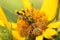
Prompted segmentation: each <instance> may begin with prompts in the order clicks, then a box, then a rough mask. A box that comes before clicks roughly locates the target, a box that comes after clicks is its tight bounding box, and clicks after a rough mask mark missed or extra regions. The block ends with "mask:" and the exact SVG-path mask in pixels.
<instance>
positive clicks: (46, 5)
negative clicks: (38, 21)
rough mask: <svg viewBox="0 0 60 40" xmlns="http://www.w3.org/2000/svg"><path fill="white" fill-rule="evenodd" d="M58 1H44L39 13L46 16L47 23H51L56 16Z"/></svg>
mask: <svg viewBox="0 0 60 40" xmlns="http://www.w3.org/2000/svg"><path fill="white" fill-rule="evenodd" d="M57 6H58V0H44V2H43V5H42V8H41V10H40V11H42V12H44V13H45V14H46V17H47V18H48V21H51V20H52V19H53V18H54V17H55V16H56V10H57Z"/></svg>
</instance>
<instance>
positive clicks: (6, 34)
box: [0, 26, 11, 40]
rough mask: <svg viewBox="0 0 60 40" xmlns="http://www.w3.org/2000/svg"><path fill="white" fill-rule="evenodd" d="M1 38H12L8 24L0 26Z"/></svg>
mask: <svg viewBox="0 0 60 40" xmlns="http://www.w3.org/2000/svg"><path fill="white" fill-rule="evenodd" d="M0 38H1V39H2V40H10V39H11V37H10V35H9V30H8V28H7V27H6V26H0Z"/></svg>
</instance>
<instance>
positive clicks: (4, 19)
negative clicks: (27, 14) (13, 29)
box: [0, 6, 10, 29]
mask: <svg viewBox="0 0 60 40" xmlns="http://www.w3.org/2000/svg"><path fill="white" fill-rule="evenodd" d="M0 19H1V20H2V21H3V23H4V24H5V25H6V26H7V27H8V29H10V23H9V22H8V20H7V18H6V16H5V14H4V12H3V10H2V7H1V6H0Z"/></svg>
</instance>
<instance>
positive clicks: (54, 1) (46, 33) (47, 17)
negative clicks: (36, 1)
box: [17, 0, 60, 40]
mask: <svg viewBox="0 0 60 40" xmlns="http://www.w3.org/2000/svg"><path fill="white" fill-rule="evenodd" d="M23 3H24V6H25V9H27V10H28V11H27V10H25V12H24V13H25V14H26V16H27V15H28V16H30V12H31V11H33V12H31V15H33V17H32V18H33V19H35V20H37V22H38V21H39V20H43V21H45V22H46V21H47V22H49V21H51V20H53V19H54V17H55V16H56V10H57V6H58V0H44V2H43V5H42V8H41V9H40V10H37V9H35V8H33V7H32V5H31V3H30V2H29V0H23ZM42 12H43V13H42ZM19 13H22V14H23V15H24V13H23V12H21V11H20V12H19ZM40 16H42V17H40ZM36 17H38V19H37V18H36ZM35 20H34V21H35ZM47 22H46V23H47ZM59 24H60V21H58V22H54V23H50V24H48V25H47V28H46V29H45V28H44V27H45V26H44V27H43V28H44V29H45V30H44V29H43V31H42V34H41V35H40V36H37V37H36V40H43V37H45V38H47V39H50V38H52V36H54V35H57V32H56V31H55V30H53V28H58V27H59V26H60V25H59ZM22 25H24V26H25V25H28V24H26V23H25V22H24V20H22V19H21V18H20V17H19V18H18V28H17V30H18V33H19V34H20V36H21V35H27V34H28V33H25V32H26V31H25V32H24V31H23V32H22V33H20V32H21V30H24V28H23V29H21V27H23V26H22ZM39 26H40V25H39ZM25 27H27V26H25ZM28 27H30V25H28ZM40 29H41V28H40ZM33 30H34V29H33ZM35 32H37V31H35ZM23 33H25V34H23Z"/></svg>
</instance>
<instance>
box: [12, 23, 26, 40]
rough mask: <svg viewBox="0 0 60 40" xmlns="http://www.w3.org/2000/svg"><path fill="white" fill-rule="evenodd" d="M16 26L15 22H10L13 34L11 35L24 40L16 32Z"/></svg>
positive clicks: (23, 39) (18, 39)
mask: <svg viewBox="0 0 60 40" xmlns="http://www.w3.org/2000/svg"><path fill="white" fill-rule="evenodd" d="M16 27H17V24H16V23H12V35H13V37H14V38H15V39H17V40H25V38H24V37H21V36H20V35H19V33H18V32H17V30H16Z"/></svg>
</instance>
